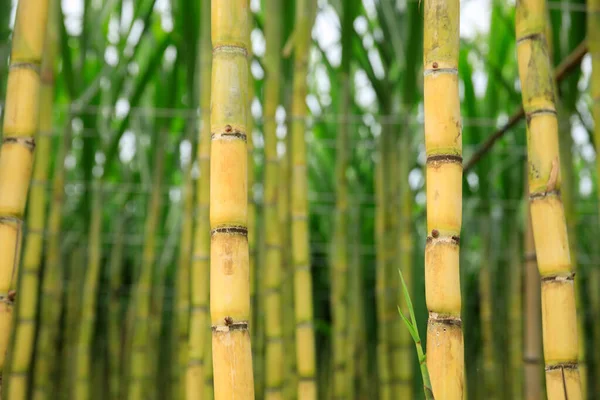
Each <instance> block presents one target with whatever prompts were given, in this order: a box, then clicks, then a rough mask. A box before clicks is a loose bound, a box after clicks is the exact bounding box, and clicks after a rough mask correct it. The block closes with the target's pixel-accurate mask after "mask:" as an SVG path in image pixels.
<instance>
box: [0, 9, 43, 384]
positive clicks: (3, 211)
mask: <svg viewBox="0 0 600 400" xmlns="http://www.w3.org/2000/svg"><path fill="white" fill-rule="evenodd" d="M47 20H48V0H21V1H20V2H19V4H18V6H17V14H16V20H15V29H14V32H13V43H12V51H11V57H10V66H9V73H8V84H7V90H6V110H5V112H4V127H3V137H2V147H1V148H0V326H2V327H3V328H2V330H1V332H0V371H3V370H4V360H5V358H6V350H7V347H8V343H9V341H10V333H11V326H12V312H13V306H14V295H12V294H11V295H9V291H10V290H12V289H14V287H15V286H16V283H17V281H16V280H17V276H18V273H17V266H18V254H19V252H20V247H21V246H20V238H21V234H22V232H21V227H22V224H23V212H24V210H25V204H26V201H27V191H28V190H29V181H30V179H31V170H32V167H33V151H34V148H35V139H34V137H35V135H36V132H37V130H38V124H39V113H40V107H39V104H40V64H41V61H42V52H43V47H44V41H45V36H46V23H47ZM0 385H1V376H0ZM0 390H1V388H0Z"/></svg>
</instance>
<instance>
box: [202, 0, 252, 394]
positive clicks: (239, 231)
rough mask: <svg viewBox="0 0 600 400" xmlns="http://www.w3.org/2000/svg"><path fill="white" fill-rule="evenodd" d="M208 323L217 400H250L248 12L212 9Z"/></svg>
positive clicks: (224, 6) (229, 1)
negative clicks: (247, 135) (247, 141)
mask: <svg viewBox="0 0 600 400" xmlns="http://www.w3.org/2000/svg"><path fill="white" fill-rule="evenodd" d="M211 37H212V47H213V52H212V53H213V57H212V80H211V115H210V124H211V125H210V126H211V129H210V132H211V133H212V134H211V150H210V217H209V218H210V229H211V238H210V241H211V245H210V264H211V265H210V286H211V287H210V319H211V325H212V352H213V367H214V395H215V399H217V400H219V399H253V398H254V381H253V373H252V353H251V348H250V335H249V332H248V321H249V320H250V283H249V282H250V276H249V249H248V231H247V226H248V149H247V143H246V133H247V120H248V117H249V110H248V101H247V100H248V78H249V77H248V71H249V68H248V41H249V9H248V2H247V1H245V0H213V1H212V2H211Z"/></svg>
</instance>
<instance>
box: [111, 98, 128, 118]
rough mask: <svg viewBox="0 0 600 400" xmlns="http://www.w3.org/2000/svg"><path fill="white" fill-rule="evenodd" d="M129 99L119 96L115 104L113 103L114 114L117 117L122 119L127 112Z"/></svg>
mask: <svg viewBox="0 0 600 400" xmlns="http://www.w3.org/2000/svg"><path fill="white" fill-rule="evenodd" d="M129 108H130V105H129V100H127V99H124V98H120V99H119V100H117V104H115V115H116V117H117V118H118V119H123V118H125V116H126V115H127V113H128V112H129Z"/></svg>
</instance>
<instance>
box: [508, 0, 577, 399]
mask: <svg viewBox="0 0 600 400" xmlns="http://www.w3.org/2000/svg"><path fill="white" fill-rule="evenodd" d="M515 21H516V23H515V28H516V37H517V60H518V65H519V77H520V80H521V87H522V95H523V108H524V110H525V115H526V117H527V148H528V170H529V179H528V180H529V203H530V210H531V219H532V226H533V235H534V241H535V248H536V253H537V263H538V269H539V272H540V276H541V297H542V327H543V343H544V360H545V364H546V388H547V393H548V398H549V399H550V400H553V399H566V398H568V399H581V398H582V392H581V384H580V376H579V369H578V363H577V358H578V348H579V347H578V340H577V315H576V307H575V290H574V282H573V278H574V274H573V270H572V267H571V256H570V252H569V243H568V235H567V227H566V223H565V215H564V209H563V205H562V201H561V197H560V188H561V183H562V182H561V174H560V160H559V143H558V120H557V115H556V114H557V113H556V106H555V96H554V89H553V85H554V84H553V79H552V74H551V71H552V68H551V64H550V60H549V57H548V48H547V43H546V39H545V26H546V5H545V2H544V1H541V0H519V1H518V2H517V10H516V19H515Z"/></svg>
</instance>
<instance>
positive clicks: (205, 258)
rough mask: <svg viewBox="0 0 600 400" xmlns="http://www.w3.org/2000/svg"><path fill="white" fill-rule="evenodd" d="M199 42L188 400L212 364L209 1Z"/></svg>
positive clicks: (197, 393) (201, 391) (200, 395)
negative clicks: (197, 168)
mask: <svg viewBox="0 0 600 400" xmlns="http://www.w3.org/2000/svg"><path fill="white" fill-rule="evenodd" d="M200 7H201V10H200V15H201V20H200V40H199V41H198V45H199V47H198V62H197V66H198V71H197V74H198V81H199V82H198V83H199V85H200V116H201V118H200V129H199V130H198V149H197V152H198V157H197V158H198V166H199V167H200V178H199V180H198V183H197V184H196V205H197V214H196V220H195V225H196V226H195V228H194V245H193V246H194V249H193V255H192V266H191V273H190V277H191V297H190V302H191V304H190V306H191V307H190V335H189V354H188V366H187V373H186V395H187V399H188V400H196V399H198V400H200V399H205V398H206V399H209V398H208V397H205V394H206V389H205V383H206V380H207V370H209V369H212V360H211V358H209V357H207V356H208V355H209V353H208V349H210V347H211V346H210V342H209V341H208V340H209V338H210V335H209V329H210V322H209V315H208V289H209V277H210V273H209V272H210V265H209V262H210V220H209V200H210V197H209V194H210V186H209V185H210V175H209V174H210V90H207V89H208V88H209V87H210V77H211V65H212V53H211V45H210V0H202V1H201V3H200ZM211 381H212V379H211Z"/></svg>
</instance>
